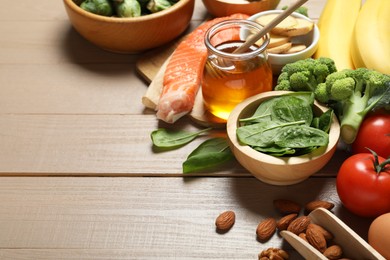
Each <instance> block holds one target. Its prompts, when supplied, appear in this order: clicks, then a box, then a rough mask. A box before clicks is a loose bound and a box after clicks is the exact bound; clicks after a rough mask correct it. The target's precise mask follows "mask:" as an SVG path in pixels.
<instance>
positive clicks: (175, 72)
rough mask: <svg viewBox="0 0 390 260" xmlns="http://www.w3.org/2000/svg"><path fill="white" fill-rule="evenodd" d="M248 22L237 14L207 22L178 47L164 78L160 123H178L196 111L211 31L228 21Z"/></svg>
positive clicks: (159, 113)
mask: <svg viewBox="0 0 390 260" xmlns="http://www.w3.org/2000/svg"><path fill="white" fill-rule="evenodd" d="M246 18H248V15H245V14H233V15H231V16H226V17H218V18H215V19H213V20H210V21H207V22H205V23H203V24H202V25H200V26H199V27H198V28H196V29H195V30H194V31H193V32H192V33H190V34H189V35H188V36H187V37H186V38H185V39H184V40H183V41H182V42H181V43H180V44H179V45H178V47H177V48H176V50H175V51H174V52H173V54H172V55H171V58H170V61H169V63H168V65H167V68H166V71H165V74H164V79H163V89H162V93H161V96H160V99H159V103H158V105H157V118H158V119H161V120H163V121H165V122H167V123H174V122H175V121H177V120H178V119H179V118H181V117H182V116H184V115H186V114H188V113H189V112H190V111H191V110H192V108H193V106H194V102H195V97H196V94H197V93H198V90H199V87H200V84H201V82H200V81H201V77H202V73H203V67H204V65H205V63H206V60H207V48H206V46H205V43H204V38H205V35H206V32H207V30H208V29H209V28H210V27H211V26H213V25H215V24H217V23H219V22H222V21H225V20H229V19H246Z"/></svg>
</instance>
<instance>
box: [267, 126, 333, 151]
mask: <svg viewBox="0 0 390 260" xmlns="http://www.w3.org/2000/svg"><path fill="white" fill-rule="evenodd" d="M282 130H283V131H279V132H278V133H277V136H275V138H274V140H275V144H276V145H278V146H280V147H287V148H306V147H312V146H315V147H317V146H326V145H328V142H329V136H328V134H327V133H325V132H324V131H322V130H320V129H317V128H313V127H310V126H306V125H300V126H286V127H284V128H283V129H282Z"/></svg>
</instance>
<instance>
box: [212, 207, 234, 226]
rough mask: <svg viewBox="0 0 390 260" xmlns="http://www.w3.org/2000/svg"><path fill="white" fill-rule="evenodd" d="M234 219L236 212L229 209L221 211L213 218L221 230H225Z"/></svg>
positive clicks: (232, 223) (231, 224)
mask: <svg viewBox="0 0 390 260" xmlns="http://www.w3.org/2000/svg"><path fill="white" fill-rule="evenodd" d="M235 221H236V214H235V213H234V212H233V211H231V210H229V211H225V212H222V213H221V214H220V215H219V216H218V217H217V219H216V220H215V225H216V226H217V229H218V230H221V231H227V230H229V229H230V228H231V227H232V226H233V225H234V222H235Z"/></svg>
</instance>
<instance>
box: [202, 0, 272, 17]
mask: <svg viewBox="0 0 390 260" xmlns="http://www.w3.org/2000/svg"><path fill="white" fill-rule="evenodd" d="M202 1H203V4H204V6H205V7H206V9H207V11H208V12H209V13H210V14H212V15H213V16H216V17H220V16H228V15H231V14H235V13H242V14H248V15H253V14H256V13H258V12H261V11H265V10H271V9H275V8H276V7H277V6H278V4H279V2H280V0H261V1H248V0H202Z"/></svg>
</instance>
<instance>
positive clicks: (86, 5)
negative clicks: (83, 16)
mask: <svg viewBox="0 0 390 260" xmlns="http://www.w3.org/2000/svg"><path fill="white" fill-rule="evenodd" d="M80 7H81V8H82V9H84V10H85V11H88V12H90V13H94V14H99V15H104V16H111V15H112V14H113V8H112V6H111V3H110V1H109V0H85V1H84V2H82V3H81V4H80Z"/></svg>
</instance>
